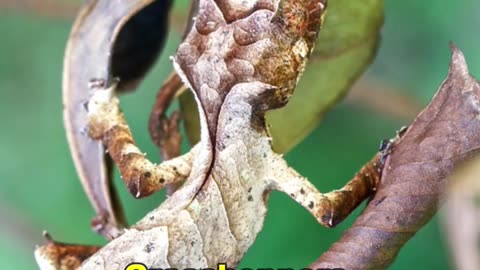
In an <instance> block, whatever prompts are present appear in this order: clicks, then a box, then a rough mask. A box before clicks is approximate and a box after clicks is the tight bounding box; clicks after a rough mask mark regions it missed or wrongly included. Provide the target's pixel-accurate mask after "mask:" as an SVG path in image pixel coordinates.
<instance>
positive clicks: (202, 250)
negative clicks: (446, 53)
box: [81, 0, 382, 269]
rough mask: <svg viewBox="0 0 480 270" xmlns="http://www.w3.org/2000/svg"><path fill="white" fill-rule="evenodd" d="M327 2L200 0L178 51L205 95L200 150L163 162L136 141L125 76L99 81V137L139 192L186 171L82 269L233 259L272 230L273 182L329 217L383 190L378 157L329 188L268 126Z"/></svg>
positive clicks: (178, 61)
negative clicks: (126, 110)
mask: <svg viewBox="0 0 480 270" xmlns="http://www.w3.org/2000/svg"><path fill="white" fill-rule="evenodd" d="M325 8H326V3H325V1H324V0H317V1H310V0H309V1H307V0H304V1H287V0H281V1H273V0H261V1H238V0H216V1H214V0H200V1H199V3H198V14H197V17H196V20H195V23H194V24H193V26H192V29H191V31H190V33H189V34H188V35H187V36H186V38H185V40H184V42H183V43H182V44H181V45H180V46H179V49H178V51H177V53H176V55H175V57H174V58H173V60H174V66H175V69H176V72H177V73H178V75H179V76H180V77H181V79H182V80H183V82H184V83H185V84H186V85H187V86H188V87H189V88H190V89H191V90H192V91H193V92H194V94H195V95H196V97H197V102H198V108H199V112H200V120H201V129H202V130H201V136H202V138H201V141H200V143H199V144H198V145H197V146H195V147H194V148H193V149H192V151H191V152H189V153H187V154H185V155H184V156H180V157H177V158H175V159H172V160H169V161H167V162H164V163H162V164H160V165H156V164H152V163H151V162H150V161H148V159H147V158H146V157H145V156H144V155H143V153H142V152H141V151H140V150H139V149H138V148H137V147H136V146H135V143H134V140H133V138H132V134H131V132H130V130H129V128H128V125H127V124H126V122H125V119H124V117H123V114H122V113H121V111H120V109H119V104H118V103H119V102H118V99H117V98H116V97H115V96H114V91H115V86H111V87H109V88H108V89H99V90H97V91H95V93H94V95H93V96H92V98H91V100H90V102H89V104H88V108H89V119H90V123H89V125H90V135H91V136H92V137H93V138H95V139H101V140H102V141H103V143H104V144H105V145H106V147H107V148H108V150H109V153H110V155H111V157H112V159H113V161H114V162H115V164H117V166H118V167H119V169H120V172H121V174H122V179H123V181H124V182H125V184H126V186H127V187H128V188H129V190H130V192H131V193H132V195H134V196H135V197H143V196H147V195H149V194H151V193H153V192H155V191H157V190H159V189H161V188H163V187H164V186H165V185H166V184H171V183H175V182H178V181H181V180H183V179H184V178H185V177H187V181H186V182H185V184H184V185H183V186H182V187H181V188H180V189H178V190H177V191H176V192H175V193H173V194H172V196H170V197H169V198H168V199H167V200H166V201H165V202H163V203H162V204H161V205H160V206H159V207H158V208H157V209H155V210H153V211H152V212H151V213H149V214H148V215H147V216H146V217H145V218H143V219H142V220H140V221H139V222H138V223H137V224H135V225H134V226H133V227H132V228H131V229H129V230H128V231H127V232H126V233H125V234H124V235H122V236H120V237H118V238H116V239H114V240H113V241H112V242H110V243H109V244H108V245H107V246H105V247H104V248H102V249H101V250H100V251H99V252H97V253H95V254H94V255H93V256H91V257H90V258H89V259H88V260H87V261H86V262H85V263H84V264H82V267H81V269H91V268H92V267H94V266H98V265H103V268H102V269H116V267H118V266H119V265H127V264H128V263H131V262H133V261H138V260H141V261H142V262H143V263H145V264H146V265H147V266H148V267H157V268H158V267H161V268H164V267H174V268H179V269H183V268H187V267H203V268H204V267H211V268H214V267H215V266H216V265H217V264H218V263H227V265H228V266H230V267H235V266H236V265H238V263H239V262H240V260H241V259H242V257H243V256H244V254H245V253H246V252H247V250H248V248H249V247H250V246H251V245H252V244H253V242H254V240H255V238H256V236H257V234H258V233H259V232H260V230H261V229H262V226H263V220H264V218H265V215H266V211H267V207H266V202H267V199H268V195H269V193H270V192H271V191H272V190H279V191H282V192H285V193H286V194H288V195H289V196H290V197H291V198H292V199H294V200H295V201H297V202H298V203H299V204H301V205H302V206H303V207H304V208H305V209H306V210H308V211H309V212H310V213H311V214H312V215H313V216H314V217H315V218H316V219H317V220H318V222H319V223H320V224H322V225H324V226H327V227H332V226H334V225H336V224H337V223H338V222H340V221H341V220H343V219H344V218H345V217H346V216H347V215H348V214H349V213H350V212H351V211H352V210H353V209H354V208H355V207H356V206H358V204H360V203H361V202H362V201H363V200H364V199H365V198H367V197H368V196H370V195H371V194H372V193H373V192H374V191H375V186H376V184H377V183H378V182H379V172H380V171H381V169H382V168H381V166H379V164H380V163H379V162H378V161H379V158H380V156H376V157H375V158H374V160H373V161H372V162H371V163H368V164H367V165H366V166H365V167H364V168H363V169H361V170H360V172H359V174H357V175H356V176H355V177H354V179H353V180H352V181H350V182H349V183H348V184H347V185H346V186H345V187H344V188H342V189H341V190H338V191H333V192H331V193H326V194H322V193H320V192H319V191H318V190H317V189H316V188H315V187H314V186H313V185H312V184H311V183H310V182H309V181H308V180H306V179H305V178H303V177H302V176H300V175H299V174H298V173H297V172H295V171H294V170H293V169H292V168H290V167H289V166H288V164H287V163H286V162H285V160H284V159H283V157H282V156H281V155H279V154H276V153H275V152H274V151H273V150H272V146H271V138H270V136H269V134H268V130H267V127H266V125H265V119H264V114H265V112H266V111H267V110H270V109H274V108H278V107H281V106H283V105H285V104H286V103H287V102H288V100H289V98H290V96H291V95H292V93H293V90H294V88H295V85H296V83H297V81H298V79H299V77H300V75H301V74H302V71H303V69H304V67H305V64H306V61H307V59H308V56H309V55H310V53H311V51H312V49H313V45H314V41H315V39H316V36H317V33H318V30H319V27H320V25H321V22H322V19H323V14H324V12H325ZM146 244H147V245H148V247H149V248H148V249H147V250H148V252H147V251H145V250H146V249H145V246H144V245H146ZM152 250H154V251H155V253H154V254H152V253H151V252H152ZM146 253H147V254H146Z"/></svg>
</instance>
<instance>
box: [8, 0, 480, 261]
mask: <svg viewBox="0 0 480 270" xmlns="http://www.w3.org/2000/svg"><path fill="white" fill-rule="evenodd" d="M332 1H334V0H332ZM79 2H80V1H73V0H70V1H61V0H57V1H41V0H37V1H4V0H2V1H0V34H1V35H0V41H1V42H0V123H1V127H0V164H1V165H0V177H1V180H0V181H1V182H0V183H1V186H0V238H1V239H2V241H0V265H2V266H3V267H4V268H7V269H8V268H14V269H36V266H35V263H34V259H33V249H34V246H35V245H36V244H41V243H43V239H42V237H41V232H42V230H44V229H47V230H48V231H49V232H50V233H51V234H52V235H53V237H54V238H55V239H58V240H62V241H67V242H75V243H88V244H101V243H104V241H103V239H102V238H101V237H100V236H98V235H96V234H95V233H93V232H92V231H91V230H90V225H89V224H90V219H91V218H92V216H93V210H92V208H91V207H90V205H89V203H88V201H87V198H86V196H85V194H84V193H83V190H82V187H81V186H80V182H79V181H78V178H77V175H76V172H75V170H74V167H73V162H72V160H71V158H70V154H69V151H68V146H67V143H66V139H65V135H64V129H63V124H62V102H61V74H62V73H61V70H62V58H63V52H64V47H65V43H66V40H67V37H68V34H69V30H70V26H71V23H72V20H73V17H74V14H75V11H76V7H78V5H79V4H80V3H79ZM186 3H187V2H186V0H181V1H177V6H176V11H175V13H174V16H180V17H181V15H182V14H183V13H185V12H186V9H185V5H186ZM385 6H386V7H385V8H386V20H385V26H384V28H383V35H382V43H381V47H380V50H379V53H378V56H377V58H376V60H375V63H374V65H373V66H372V67H371V68H370V69H369V71H368V72H367V74H366V75H365V76H364V78H363V79H362V87H360V88H359V91H357V92H356V96H357V98H350V99H347V101H345V102H342V103H341V104H340V105H339V106H337V107H336V108H335V109H334V110H333V111H332V112H330V113H328V114H327V116H326V118H325V120H324V121H323V122H322V124H321V125H320V126H319V127H318V128H317V129H316V130H315V131H314V132H313V133H312V134H311V135H310V136H309V137H308V138H307V139H306V140H304V141H303V142H302V143H301V144H300V145H298V146H297V147H296V148H295V149H294V150H293V151H291V152H290V153H289V154H288V155H287V156H286V158H287V160H288V161H289V163H290V164H291V165H292V166H293V167H295V168H296V169H297V170H298V171H299V172H301V173H302V174H303V175H305V176H307V177H308V178H309V179H310V180H311V181H312V182H313V183H314V184H315V185H316V186H317V187H318V188H319V189H320V190H322V191H328V190H331V189H335V188H338V187H340V186H342V185H343V183H345V182H346V181H347V180H348V179H349V178H350V177H351V176H352V175H353V174H354V172H355V171H356V170H357V169H358V168H360V166H361V165H362V164H363V163H364V162H365V161H367V160H368V159H369V158H370V157H371V156H372V155H373V153H374V152H375V151H376V149H377V146H378V143H379V141H380V140H381V139H383V138H389V137H391V136H392V135H393V134H394V133H395V130H396V129H398V128H399V127H400V126H401V125H403V124H406V123H408V122H409V119H408V116H409V115H414V114H415V112H414V111H411V110H412V106H406V105H405V104H403V103H400V102H399V104H395V105H398V106H399V108H400V110H404V112H401V113H392V112H391V111H389V110H385V109H382V106H381V105H382V104H381V103H382V95H383V94H382V93H381V92H378V93H376V95H377V97H380V98H379V99H377V103H380V104H373V105H372V103H368V102H365V100H366V99H365V98H361V97H362V96H367V97H368V95H372V93H371V92H368V91H369V89H370V88H374V87H369V86H370V85H375V87H376V88H385V89H386V91H387V92H389V95H392V94H393V95H394V96H399V97H403V98H406V100H410V101H411V103H413V104H414V103H415V102H417V103H419V104H421V105H424V104H426V103H427V102H428V101H429V100H430V98H431V97H432V95H433V93H434V92H435V91H436V89H437V87H438V86H439V85H440V83H441V82H442V80H443V79H444V77H445V75H446V72H447V67H448V61H449V56H450V52H449V47H448V42H449V41H450V40H452V41H454V42H455V43H456V45H457V46H458V47H459V48H460V49H462V50H463V52H464V54H465V55H466V57H467V60H468V61H469V64H470V69H471V72H472V73H473V74H477V75H478V76H480V50H478V48H479V44H480V35H478V25H480V17H479V16H478V11H479V10H480V2H479V1H478V0H463V1H458V2H452V1H447V0H428V1H418V0H404V1H386V3H385ZM180 29H181V25H180V23H179V22H174V24H173V26H172V32H171V34H170V38H169V40H168V44H167V46H166V48H165V50H164V52H163V53H162V56H161V58H160V60H159V62H158V64H157V65H156V67H155V69H154V70H152V72H151V73H150V74H149V76H148V77H147V79H146V80H145V81H144V83H143V84H142V85H141V87H140V89H139V90H138V91H136V92H135V93H134V94H131V95H127V96H124V97H122V106H123V108H124V111H125V113H126V114H127V118H128V120H129V122H130V125H131V128H132V130H133V133H134V136H135V138H136V140H137V142H138V144H139V145H140V148H141V149H143V150H144V151H145V152H146V153H147V154H148V156H149V157H151V159H153V160H158V157H157V151H156V149H155V147H154V146H153V144H152V143H151V141H150V138H149V135H148V132H147V121H148V115H149V111H150V106H151V105H152V104H153V99H154V97H155V95H156V89H158V87H159V86H160V84H161V82H162V81H163V80H164V79H165V77H166V75H167V74H168V73H169V71H170V70H171V65H170V62H169V60H168V56H170V55H172V54H173V53H174V51H175V48H176V46H177V44H178V42H179V35H180ZM372 82H374V83H372ZM379 85H380V86H379ZM362 91H365V93H362ZM358 96H360V98H358ZM390 97H391V96H390ZM385 98H389V96H388V95H387V96H386V97H385ZM389 99H391V98H389ZM398 100H400V99H398ZM385 102H386V103H388V104H391V103H392V100H385ZM395 102H396V99H393V103H395ZM407 103H408V102H407ZM413 108H415V107H414V106H413ZM402 113H403V114H402ZM186 147H187V146H186V145H185V148H186ZM116 181H117V187H118V189H119V190H120V193H121V197H122V201H123V203H124V205H125V207H126V211H127V215H128V218H129V220H130V221H135V220H138V219H139V218H140V217H142V216H143V215H144V214H145V213H146V212H148V211H149V210H151V209H152V208H154V207H155V206H157V205H158V204H159V203H160V202H161V200H162V199H163V197H164V194H163V193H161V194H156V195H155V196H153V197H151V198H147V199H143V200H135V199H133V198H132V197H131V196H130V195H129V194H127V192H126V189H125V187H124V186H123V185H122V183H121V182H120V181H119V179H118V176H117V179H116ZM358 213H359V211H357V212H356V215H358ZM354 218H355V217H354V216H352V217H350V218H349V219H348V220H347V221H346V222H344V223H342V224H341V225H340V226H338V227H337V228H335V229H325V228H323V227H321V226H320V225H319V224H318V223H317V222H316V221H315V219H314V218H313V217H311V216H310V215H309V214H308V213H307V211H305V210H304V209H303V208H301V207H300V206H299V205H297V204H296V203H294V202H293V201H292V200H290V199H289V198H287V197H286V196H284V195H283V194H279V193H273V194H272V196H271V198H270V201H269V212H268V216H267V219H266V223H265V226H264V230H263V231H262V232H261V234H260V235H259V237H258V239H257V241H256V243H255V244H254V245H253V247H252V248H251V249H250V251H249V252H248V254H247V255H246V257H245V259H244V261H243V262H242V264H241V266H244V267H252V268H255V267H272V268H275V267H292V268H301V267H305V266H307V265H308V264H309V263H311V262H312V261H313V260H315V259H316V258H317V257H318V256H319V255H320V254H321V253H322V252H323V251H325V250H326V249H327V248H328V247H329V246H330V245H331V243H333V242H334V241H335V240H336V239H338V238H339V237H340V236H341V234H342V232H343V231H344V230H345V229H346V228H348V227H349V225H350V224H351V223H352V222H353V220H354ZM460 226H461V225H460ZM412 266H415V268H417V269H452V268H453V266H452V263H451V260H450V258H449V254H448V247H447V242H446V240H445V238H444V237H443V230H442V227H441V224H440V222H439V218H438V217H437V218H435V219H434V220H433V221H432V222H430V223H429V224H428V225H427V226H426V227H425V228H424V229H422V230H421V231H420V232H419V233H418V234H417V235H416V236H415V237H414V238H413V239H412V240H411V241H410V242H409V243H408V244H407V245H406V246H405V248H404V249H403V250H402V251H401V253H400V255H399V256H398V258H397V260H396V261H395V263H394V264H393V265H392V267H391V269H407V268H409V267H412Z"/></svg>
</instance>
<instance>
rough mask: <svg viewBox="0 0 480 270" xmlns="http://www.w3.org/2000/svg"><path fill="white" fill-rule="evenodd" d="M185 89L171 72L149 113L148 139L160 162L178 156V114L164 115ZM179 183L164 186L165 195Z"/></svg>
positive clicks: (180, 139)
mask: <svg viewBox="0 0 480 270" xmlns="http://www.w3.org/2000/svg"><path fill="white" fill-rule="evenodd" d="M184 89H185V88H183V83H182V81H181V79H180V77H179V76H178V75H177V74H176V73H175V72H173V73H172V74H170V76H169V77H168V79H167V80H166V81H165V83H164V84H163V85H162V87H161V88H160V90H159V91H158V94H157V97H156V100H155V104H154V105H153V109H152V112H151V113H150V120H149V124H148V129H149V132H150V137H151V138H152V140H153V142H154V143H155V145H157V147H158V150H159V152H160V157H161V158H162V160H164V161H165V160H169V159H172V158H175V157H177V156H179V155H180V145H181V142H182V136H181V134H180V129H179V123H180V119H181V116H180V112H179V111H175V112H173V113H172V115H171V116H170V117H168V116H167V115H166V111H167V109H168V107H170V105H171V104H172V102H173V100H174V99H175V97H176V96H177V95H178V94H179V93H180V92H181V91H182V90H184ZM181 185H182V183H181V182H176V183H171V184H168V185H166V187H165V188H166V190H167V195H168V196H170V195H172V194H173V193H174V192H175V191H176V190H177V189H178V188H179V187H180V186H181Z"/></svg>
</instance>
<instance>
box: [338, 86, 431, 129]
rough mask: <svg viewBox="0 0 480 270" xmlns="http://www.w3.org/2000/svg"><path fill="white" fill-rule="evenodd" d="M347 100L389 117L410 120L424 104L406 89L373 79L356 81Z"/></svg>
mask: <svg viewBox="0 0 480 270" xmlns="http://www.w3.org/2000/svg"><path fill="white" fill-rule="evenodd" d="M346 102H347V103H349V104H352V105H355V106H357V105H358V106H361V107H364V108H366V109H369V110H372V111H373V112H375V113H378V114H381V115H384V116H386V117H388V118H393V119H400V120H409V121H411V120H412V119H414V118H415V116H416V115H417V114H418V113H419V112H420V111H421V110H422V105H421V104H420V103H419V102H417V101H416V100H415V99H413V98H412V97H410V96H408V95H406V94H405V93H404V91H400V90H399V89H395V88H393V87H391V86H390V85H387V84H385V83H382V82H379V81H375V80H372V79H367V80H361V81H359V82H358V83H356V84H355V85H354V86H353V88H352V90H351V91H350V93H349V94H348V95H347V97H346Z"/></svg>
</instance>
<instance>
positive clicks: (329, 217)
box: [320, 213, 332, 226]
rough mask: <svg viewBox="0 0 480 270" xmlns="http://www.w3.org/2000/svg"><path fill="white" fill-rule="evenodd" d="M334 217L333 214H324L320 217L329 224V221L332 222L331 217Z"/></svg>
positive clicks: (324, 222)
mask: <svg viewBox="0 0 480 270" xmlns="http://www.w3.org/2000/svg"><path fill="white" fill-rule="evenodd" d="M331 218H332V216H331V214H330V213H329V214H326V215H323V216H322V217H321V218H320V219H321V220H322V223H323V224H325V225H327V226H329V225H328V223H329V222H330V219H331Z"/></svg>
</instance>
